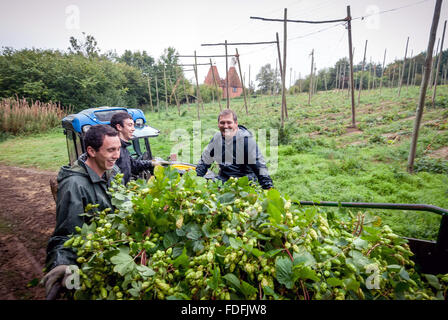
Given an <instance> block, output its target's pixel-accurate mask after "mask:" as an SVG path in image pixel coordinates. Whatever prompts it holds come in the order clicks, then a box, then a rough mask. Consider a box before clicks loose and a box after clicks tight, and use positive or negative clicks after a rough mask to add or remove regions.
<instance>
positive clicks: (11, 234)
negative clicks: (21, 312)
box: [0, 164, 57, 300]
mask: <svg viewBox="0 0 448 320" xmlns="http://www.w3.org/2000/svg"><path fill="white" fill-rule="evenodd" d="M56 174H57V173H56V172H48V171H38V170H34V169H24V168H18V167H10V166H5V165H2V164H0V300H22V299H45V290H44V289H43V287H41V286H35V287H27V284H28V283H29V282H30V281H31V280H33V279H35V278H38V279H39V280H40V279H41V277H42V276H43V273H42V269H43V267H44V263H45V249H46V246H47V241H48V239H49V237H50V235H51V233H52V232H53V230H54V226H55V222H56V220H55V219H56V218H55V215H56V208H55V207H56V206H55V203H54V200H53V196H52V194H51V190H50V185H49V180H50V178H51V177H54V176H56Z"/></svg>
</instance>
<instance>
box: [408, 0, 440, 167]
mask: <svg viewBox="0 0 448 320" xmlns="http://www.w3.org/2000/svg"><path fill="white" fill-rule="evenodd" d="M441 7H442V0H437V2H436V6H435V8H434V16H433V19H432V25H431V31H430V34H429V42H428V49H427V50H426V59H425V73H424V75H423V79H422V85H421V87H420V97H419V103H418V108H417V114H416V117H415V121H414V131H413V133H412V141H411V148H410V151H409V157H408V165H407V170H408V172H409V173H413V172H414V160H415V155H416V149H417V140H418V131H419V128H420V122H421V120H422V116H423V108H424V107H425V97H426V89H427V88H428V81H429V73H430V70H429V69H430V68H431V64H432V52H433V50H434V42H435V39H436V33H437V25H438V23H439V18H440V9H441Z"/></svg>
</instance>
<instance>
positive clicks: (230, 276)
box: [223, 273, 241, 292]
mask: <svg viewBox="0 0 448 320" xmlns="http://www.w3.org/2000/svg"><path fill="white" fill-rule="evenodd" d="M223 278H224V279H225V280H226V281H227V282H228V283H229V284H230V285H231V286H232V287H233V288H234V289H236V290H238V291H240V292H241V284H240V280H239V279H238V278H237V277H236V276H235V275H234V274H233V273H228V274H226V275H225V276H224V277H223Z"/></svg>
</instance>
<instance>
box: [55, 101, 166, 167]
mask: <svg viewBox="0 0 448 320" xmlns="http://www.w3.org/2000/svg"><path fill="white" fill-rule="evenodd" d="M123 111H124V112H128V113H129V114H130V115H131V116H132V119H134V122H135V131H134V136H133V137H132V141H131V142H132V146H131V147H129V152H130V153H131V156H132V157H133V158H135V159H143V160H153V155H152V152H151V145H150V143H149V138H152V137H157V136H158V135H159V133H160V131H159V130H157V129H156V128H153V127H150V126H148V125H147V124H146V123H147V122H146V118H145V115H144V114H143V111H142V110H140V109H130V108H123V107H98V108H90V109H86V110H83V111H81V112H79V113H76V114H70V115H68V116H66V117H65V118H63V119H62V127H63V128H64V134H65V136H66V141H67V151H68V159H69V164H70V165H72V164H73V163H74V162H75V161H76V160H77V159H78V157H79V156H80V155H81V154H83V153H84V152H86V149H85V146H84V135H85V133H86V132H87V130H89V128H90V127H91V126H93V125H97V124H110V119H111V118H112V116H113V115H114V114H116V113H118V112H123Z"/></svg>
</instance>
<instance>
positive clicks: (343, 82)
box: [341, 62, 347, 91]
mask: <svg viewBox="0 0 448 320" xmlns="http://www.w3.org/2000/svg"><path fill="white" fill-rule="evenodd" d="M342 69H343V70H342V85H341V91H344V89H345V71H346V70H347V65H346V64H345V62H344V67H343V68H342Z"/></svg>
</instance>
